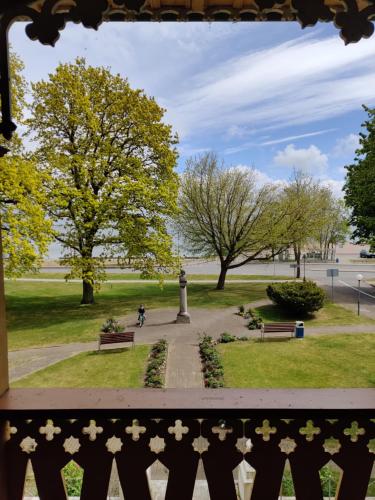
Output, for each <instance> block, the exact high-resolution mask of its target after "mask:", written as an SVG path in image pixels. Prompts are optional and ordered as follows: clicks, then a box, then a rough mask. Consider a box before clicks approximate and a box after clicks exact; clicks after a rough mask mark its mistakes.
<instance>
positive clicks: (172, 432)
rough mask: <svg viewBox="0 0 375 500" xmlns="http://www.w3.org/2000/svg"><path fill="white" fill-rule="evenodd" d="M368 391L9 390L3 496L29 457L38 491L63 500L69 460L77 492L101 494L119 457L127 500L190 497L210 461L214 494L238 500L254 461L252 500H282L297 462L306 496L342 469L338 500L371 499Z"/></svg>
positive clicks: (2, 401) (318, 492)
mask: <svg viewBox="0 0 375 500" xmlns="http://www.w3.org/2000/svg"><path fill="white" fill-rule="evenodd" d="M374 406H375V405H374V398H373V391H372V390H245V391H243V390H230V389H224V390H213V391H210V390H182V391H181V390H167V391H162V390H153V389H151V390H147V389H143V390H68V389H67V390H61V389H57V390H51V389H47V390H21V389H19V390H11V391H9V392H7V393H6V394H5V395H4V396H3V397H2V398H0V415H1V419H2V420H1V425H2V435H3V440H2V450H1V452H2V456H1V467H0V471H1V473H2V477H1V479H0V485H2V486H1V487H2V490H1V491H0V498H1V499H2V500H20V499H22V495H23V488H24V482H25V475H26V469H27V464H28V462H29V461H30V462H31V465H32V469H33V471H34V475H35V482H36V486H37V489H38V494H39V497H40V499H41V500H66V498H67V494H66V491H65V485H64V481H63V476H62V474H61V470H62V469H63V468H64V466H65V465H66V464H68V463H69V462H70V461H71V460H74V461H75V462H76V463H77V464H78V465H79V466H80V467H82V469H83V471H84V475H83V484H82V489H81V498H82V499H84V500H104V499H106V498H107V492H108V485H109V480H110V475H111V470H112V466H113V461H115V463H116V466H117V470H118V475H119V480H120V484H121V488H122V490H123V493H124V496H125V498H126V500H148V499H151V494H150V489H149V482H148V479H147V478H148V476H147V473H146V471H147V469H148V468H149V467H150V466H151V465H152V464H153V463H154V462H155V461H157V460H159V462H160V463H161V464H163V465H164V466H165V467H166V468H167V469H168V471H169V474H168V482H167V489H166V494H165V498H166V499H168V500H172V499H173V500H191V498H192V495H193V490H194V485H195V481H196V476H197V469H198V464H199V461H200V459H202V463H203V467H204V473H205V476H206V479H207V484H208V489H209V494H210V498H211V499H213V500H236V499H237V498H238V497H237V493H236V488H235V482H234V477H233V470H234V469H235V468H236V467H237V466H238V465H239V464H241V463H242V462H243V461H245V462H246V463H247V464H249V465H250V466H251V467H252V468H253V469H255V479H254V482H253V484H252V488H251V490H252V491H251V497H249V499H248V500H250V498H251V500H276V499H278V498H279V493H280V487H281V482H282V477H283V472H284V469H285V464H286V461H287V460H288V461H289V464H290V470H291V474H292V478H293V482H294V490H295V494H296V498H297V499H298V500H321V499H322V498H323V493H322V486H321V481H320V476H319V471H320V469H322V467H324V466H325V465H326V464H327V463H328V462H330V461H333V462H334V463H335V464H336V465H337V466H338V467H339V468H340V469H341V470H342V471H343V474H342V479H341V483H340V486H339V491H338V492H337V494H336V498H337V499H338V500H364V499H365V497H366V492H367V488H368V484H369V480H370V475H371V470H372V467H373V463H374V457H375V454H374V453H375V419H374V418H373V417H375V412H374Z"/></svg>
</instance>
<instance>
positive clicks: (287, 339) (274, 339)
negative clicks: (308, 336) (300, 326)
mask: <svg viewBox="0 0 375 500" xmlns="http://www.w3.org/2000/svg"><path fill="white" fill-rule="evenodd" d="M291 340H294V337H267V338H265V339H264V340H262V339H254V341H255V342H256V343H257V344H266V343H270V342H273V343H275V342H290V341H291Z"/></svg>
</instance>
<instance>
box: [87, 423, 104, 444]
mask: <svg viewBox="0 0 375 500" xmlns="http://www.w3.org/2000/svg"><path fill="white" fill-rule="evenodd" d="M102 432H103V427H100V426H98V427H97V426H96V422H95V420H90V424H89V426H88V427H84V428H83V429H82V433H83V434H87V435H88V436H89V440H90V441H95V440H96V436H97V434H101V433H102Z"/></svg>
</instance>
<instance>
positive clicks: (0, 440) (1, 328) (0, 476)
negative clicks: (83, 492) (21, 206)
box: [0, 219, 9, 500]
mask: <svg viewBox="0 0 375 500" xmlns="http://www.w3.org/2000/svg"><path fill="white" fill-rule="evenodd" d="M8 388H9V375H8V342H7V333H6V322H5V294H4V269H3V252H2V242H1V219H0V396H1V395H2V394H3V393H4V392H6V391H7V390H8ZM4 432H5V421H4V420H0V498H2V499H4V500H9V496H8V492H7V477H6V468H5V456H4V443H5V435H4Z"/></svg>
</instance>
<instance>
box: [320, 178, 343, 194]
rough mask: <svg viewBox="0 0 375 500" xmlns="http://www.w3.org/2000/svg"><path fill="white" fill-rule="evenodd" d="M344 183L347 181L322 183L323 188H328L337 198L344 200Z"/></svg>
mask: <svg viewBox="0 0 375 500" xmlns="http://www.w3.org/2000/svg"><path fill="white" fill-rule="evenodd" d="M344 183H345V181H338V180H335V179H323V180H322V181H321V184H322V185H323V186H326V187H328V188H329V189H330V190H331V191H332V193H333V195H334V196H335V197H336V198H343V197H344V193H343V191H342V188H343V186H344Z"/></svg>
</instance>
